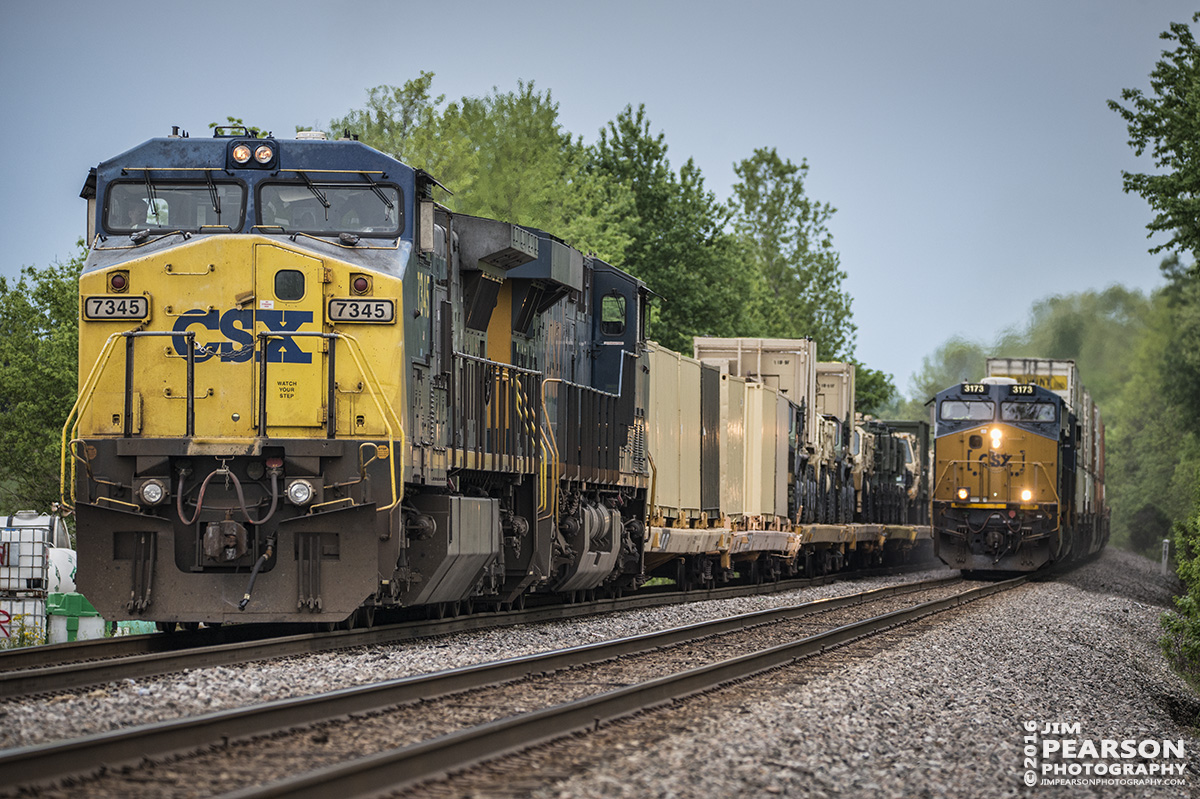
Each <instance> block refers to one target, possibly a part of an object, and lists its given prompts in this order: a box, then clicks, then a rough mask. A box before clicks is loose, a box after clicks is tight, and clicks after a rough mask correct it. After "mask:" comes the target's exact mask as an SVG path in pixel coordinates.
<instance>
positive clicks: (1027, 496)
mask: <svg viewBox="0 0 1200 799" xmlns="http://www.w3.org/2000/svg"><path fill="white" fill-rule="evenodd" d="M1031 499H1033V492H1032V491H1030V490H1029V489H1028V488H1027V489H1025V490H1024V491H1022V492H1021V501H1022V502H1028V501H1029V500H1031Z"/></svg>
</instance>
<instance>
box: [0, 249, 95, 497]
mask: <svg viewBox="0 0 1200 799" xmlns="http://www.w3.org/2000/svg"><path fill="white" fill-rule="evenodd" d="M78 246H79V253H78V254H77V255H76V256H75V257H73V258H72V259H71V260H69V261H68V262H67V263H65V264H62V263H55V264H53V265H51V266H49V267H47V268H45V269H38V268H36V267H25V268H23V269H22V270H21V277H20V278H19V279H17V280H16V281H15V282H11V281H10V280H9V279H8V278H6V277H3V276H0V508H7V509H9V510H10V511H15V510H20V509H24V508H29V509H34V510H39V511H42V512H46V511H49V509H50V505H51V503H53V502H56V501H57V500H58V496H59V490H58V489H59V453H60V441H61V433H62V426H63V422H64V421H65V420H66V418H67V414H68V413H69V412H70V410H71V406H72V405H73V404H74V403H75V396H76V388H77V382H78V378H77V375H78V368H79V367H78V360H79V321H78V316H79V310H78V309H79V304H78V303H79V301H78V287H79V273H80V270H81V269H82V267H83V262H84V259H85V258H86V257H87V250H86V247H85V244H84V242H83V240H82V239H80V241H79V242H78Z"/></svg>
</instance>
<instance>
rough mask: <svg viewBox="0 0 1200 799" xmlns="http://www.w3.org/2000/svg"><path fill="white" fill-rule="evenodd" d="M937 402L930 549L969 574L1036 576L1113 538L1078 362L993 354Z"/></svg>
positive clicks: (1093, 421) (1096, 418)
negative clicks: (980, 373) (982, 372)
mask: <svg viewBox="0 0 1200 799" xmlns="http://www.w3.org/2000/svg"><path fill="white" fill-rule="evenodd" d="M987 368H988V374H989V377H987V378H984V380H983V381H982V382H979V383H962V384H960V385H956V386H951V387H950V388H947V389H946V390H944V391H942V392H940V393H939V394H938V395H937V396H936V397H935V398H934V458H933V468H934V475H935V483H934V487H933V492H932V493H933V503H932V506H933V508H932V509H933V528H934V546H935V549H936V551H937V553H938V556H939V557H940V558H941V559H942V560H943V561H944V562H945V563H947V564H948V565H950V566H952V567H954V568H957V569H962V570H963V571H981V572H989V571H1002V572H1030V571H1036V570H1038V569H1042V568H1045V567H1047V566H1049V565H1051V564H1056V563H1064V562H1069V561H1072V560H1078V559H1081V558H1085V557H1088V556H1090V555H1094V554H1096V553H1097V552H1099V551H1100V549H1101V548H1103V547H1104V545H1105V544H1106V543H1107V542H1108V522H1109V510H1108V507H1107V505H1106V504H1105V501H1104V423H1103V421H1102V419H1101V416H1100V411H1099V409H1098V408H1097V407H1096V405H1095V403H1094V402H1092V398H1091V395H1090V394H1089V393H1088V392H1087V391H1086V390H1084V388H1083V387H1082V385H1081V384H1080V382H1079V375H1078V371H1077V369H1076V368H1075V363H1074V362H1073V361H1064V360H1050V359H1034V358H989V359H988V362H987Z"/></svg>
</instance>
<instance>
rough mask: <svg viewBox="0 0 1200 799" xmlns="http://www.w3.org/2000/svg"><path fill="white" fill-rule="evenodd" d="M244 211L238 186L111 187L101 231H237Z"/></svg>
mask: <svg viewBox="0 0 1200 799" xmlns="http://www.w3.org/2000/svg"><path fill="white" fill-rule="evenodd" d="M245 207H246V190H245V188H243V187H242V186H241V185H240V184H237V183H201V182H187V183H184V182H178V181H175V182H158V181H146V180H141V181H136V182H133V181H130V182H127V183H114V184H113V185H112V186H110V187H109V189H108V197H107V199H106V201H105V203H104V227H105V228H106V229H108V230H109V231H110V232H113V233H132V232H134V231H138V230H162V229H167V230H189V231H198V230H199V229H200V228H202V227H206V226H219V227H228V228H229V229H231V230H237V229H239V228H241V226H242V219H243V215H244V213H245Z"/></svg>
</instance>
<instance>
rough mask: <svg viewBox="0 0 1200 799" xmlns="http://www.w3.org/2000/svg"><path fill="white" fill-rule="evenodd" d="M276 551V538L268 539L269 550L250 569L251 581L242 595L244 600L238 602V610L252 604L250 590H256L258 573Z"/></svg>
mask: <svg viewBox="0 0 1200 799" xmlns="http://www.w3.org/2000/svg"><path fill="white" fill-rule="evenodd" d="M274 551H275V539H274V538H268V539H267V551H266V552H264V553H262V556H261V557H260V558H259V559H258V560H256V561H255V562H254V568H253V569H251V570H250V583H249V585H247V586H246V593H245V594H244V595H243V596H242V601H241V602H239V603H238V610H245V609H246V606H247V605H249V604H250V592H251V591H253V590H254V581H255V580H257V579H258V573H259V571H261V570H262V567H263V566H264V565H266V562H267V561H268V560H270V559H271V554H272V553H273V552H274Z"/></svg>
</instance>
